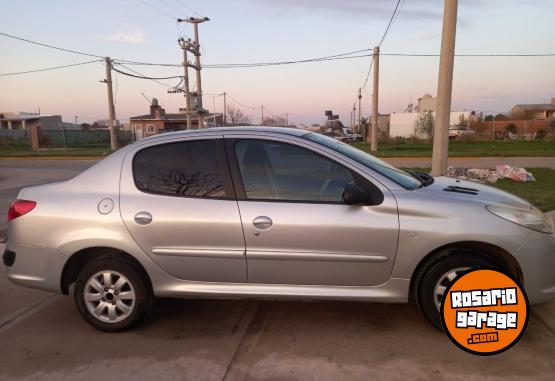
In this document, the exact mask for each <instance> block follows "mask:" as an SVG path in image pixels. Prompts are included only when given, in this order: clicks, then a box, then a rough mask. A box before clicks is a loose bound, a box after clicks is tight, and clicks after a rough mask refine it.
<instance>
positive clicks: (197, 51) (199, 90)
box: [177, 17, 210, 128]
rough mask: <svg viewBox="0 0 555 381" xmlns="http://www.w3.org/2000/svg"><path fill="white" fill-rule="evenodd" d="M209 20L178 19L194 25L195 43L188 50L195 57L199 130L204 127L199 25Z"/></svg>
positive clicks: (201, 18) (197, 18) (200, 18)
mask: <svg viewBox="0 0 555 381" xmlns="http://www.w3.org/2000/svg"><path fill="white" fill-rule="evenodd" d="M209 20H210V19H209V18H208V17H189V18H186V19H177V22H188V23H190V24H193V30H194V38H195V41H194V42H192V43H189V44H188V45H187V47H186V50H188V51H189V52H191V53H192V54H193V55H194V56H195V64H194V65H192V67H193V68H194V69H195V70H196V80H197V92H196V98H197V102H196V105H195V111H196V115H197V123H198V128H203V127H204V109H203V108H202V80H201V74H200V71H201V69H202V66H201V65H200V43H199V37H198V24H200V23H203V22H205V21H209Z"/></svg>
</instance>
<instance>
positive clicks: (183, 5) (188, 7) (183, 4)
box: [173, 0, 200, 16]
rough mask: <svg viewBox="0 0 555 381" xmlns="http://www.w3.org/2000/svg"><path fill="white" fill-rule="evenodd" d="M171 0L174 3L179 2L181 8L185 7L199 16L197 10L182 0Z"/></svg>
mask: <svg viewBox="0 0 555 381" xmlns="http://www.w3.org/2000/svg"><path fill="white" fill-rule="evenodd" d="M173 1H174V2H175V3H177V4H179V5H180V6H182V7H183V8H185V9H187V10H189V11H191V12H193V13H194V14H196V15H197V16H200V14H199V13H198V12H197V11H195V10H194V9H193V8H191V7H190V6H188V5H187V4H185V3H183V2H181V1H179V0H173Z"/></svg>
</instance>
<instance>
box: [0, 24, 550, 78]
mask: <svg viewBox="0 0 555 381" xmlns="http://www.w3.org/2000/svg"><path fill="white" fill-rule="evenodd" d="M0 35H2V36H5V37H9V38H13V39H16V40H19V41H24V42H27V43H30V44H34V45H38V46H42V47H46V48H50V49H55V50H59V51H63V52H67V53H73V54H79V55H83V56H88V57H95V58H102V59H104V56H101V55H97V54H92V53H85V52H81V51H77V50H72V49H66V48H61V47H58V46H54V45H49V44H45V43H42V42H38V41H33V40H29V39H26V38H23V37H19V36H14V35H11V34H8V33H3V32H0ZM370 50H372V49H359V50H354V51H350V52H345V53H339V54H334V55H329V56H324V57H316V58H307V59H301V60H288V61H274V62H251V63H223V64H207V65H203V67H205V68H222V69H227V68H235V67H258V66H277V65H290V64H297V63H308V62H320V61H332V60H344V59H355V58H362V57H370V56H372V54H357V53H362V52H367V51H370ZM380 55H382V56H406V57H439V54H435V53H434V54H428V53H380ZM455 56H456V57H552V56H555V53H483V54H455ZM114 60H116V61H118V62H120V63H125V64H126V65H145V66H166V67H181V66H182V65H179V64H172V63H153V62H142V61H134V60H125V59H119V58H114Z"/></svg>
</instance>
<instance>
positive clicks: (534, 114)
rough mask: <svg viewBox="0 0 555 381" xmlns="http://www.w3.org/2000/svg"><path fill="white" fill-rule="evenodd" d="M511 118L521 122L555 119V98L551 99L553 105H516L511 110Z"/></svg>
mask: <svg viewBox="0 0 555 381" xmlns="http://www.w3.org/2000/svg"><path fill="white" fill-rule="evenodd" d="M511 117H512V118H513V119H520V120H522V119H524V120H530V119H540V120H545V119H549V118H555V98H551V103H536V104H519V105H515V106H514V107H513V108H512V109H511Z"/></svg>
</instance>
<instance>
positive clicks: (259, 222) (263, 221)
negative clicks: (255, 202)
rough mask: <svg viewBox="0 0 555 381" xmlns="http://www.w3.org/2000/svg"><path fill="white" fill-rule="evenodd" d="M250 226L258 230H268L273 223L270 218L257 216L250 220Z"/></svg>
mask: <svg viewBox="0 0 555 381" xmlns="http://www.w3.org/2000/svg"><path fill="white" fill-rule="evenodd" d="M252 224H253V225H254V227H255V228H257V229H259V230H268V229H270V228H271V227H272V224H273V221H272V219H271V218H270V217H266V216H258V217H256V218H255V219H254V220H252Z"/></svg>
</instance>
